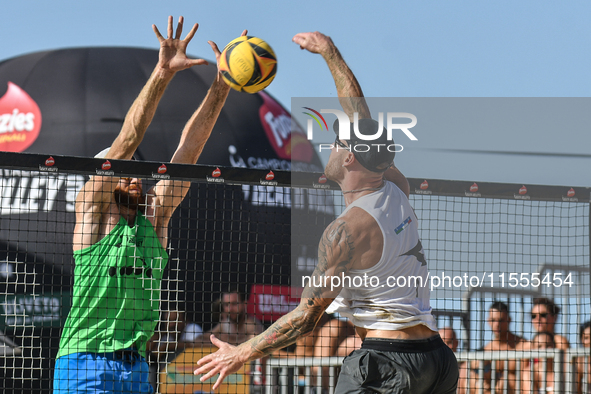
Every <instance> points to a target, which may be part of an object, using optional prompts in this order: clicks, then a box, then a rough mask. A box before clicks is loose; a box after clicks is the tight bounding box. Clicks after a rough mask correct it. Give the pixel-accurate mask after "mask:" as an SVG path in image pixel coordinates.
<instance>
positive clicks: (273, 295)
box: [247, 285, 301, 323]
mask: <svg viewBox="0 0 591 394" xmlns="http://www.w3.org/2000/svg"><path fill="white" fill-rule="evenodd" d="M300 291H301V290H298V289H295V288H293V287H291V286H280V285H253V286H252V288H251V291H250V298H249V300H248V309H247V312H248V314H250V315H252V316H254V317H256V318H257V319H258V320H260V321H261V322H269V323H270V322H274V321H275V320H277V319H279V318H280V317H281V316H283V315H285V314H286V313H288V312H291V311H292V310H294V309H295V308H296V307H297V306H298V304H299V303H300V299H299V295H300ZM294 293H295V294H294ZM296 296H297V297H296Z"/></svg>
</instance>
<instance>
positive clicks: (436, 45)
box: [0, 0, 591, 186]
mask: <svg viewBox="0 0 591 394" xmlns="http://www.w3.org/2000/svg"><path fill="white" fill-rule="evenodd" d="M2 11H3V18H2V19H3V20H2V23H1V24H0V34H1V36H2V37H3V45H2V47H0V59H6V58H10V57H13V56H18V55H21V54H25V53H30V52H35V51H40V50H48V49H57V48H66V47H79V46H137V47H147V48H157V44H158V43H157V40H156V38H155V36H154V34H153V32H152V30H151V24H152V23H155V24H156V25H157V26H159V27H160V28H161V31H163V30H165V28H166V20H167V19H166V18H167V16H168V15H174V16H175V18H176V17H178V15H181V14H182V15H184V16H185V19H186V23H187V24H192V23H194V22H198V23H199V24H200V28H199V31H198V33H197V35H196V37H195V38H194V39H193V42H192V43H191V44H190V46H189V50H188V52H189V54H191V55H193V56H197V57H203V58H206V59H213V56H212V52H211V49H210V48H209V46H208V45H207V40H213V41H215V42H217V43H218V45H219V46H224V45H225V44H226V43H227V42H229V41H230V40H232V39H233V38H235V37H236V36H238V35H239V34H240V32H241V31H242V29H244V28H247V29H249V33H250V34H251V35H255V36H258V37H261V38H263V39H265V40H267V41H268V42H269V43H270V44H271V45H272V47H273V48H274V50H275V52H276V54H277V57H278V62H279V63H278V74H277V77H276V79H275V80H274V81H273V83H272V84H271V86H270V87H269V88H268V92H269V93H271V94H272V95H273V96H275V97H276V98H277V99H278V100H279V101H280V102H281V103H282V104H283V105H284V106H285V107H287V108H289V107H290V101H291V97H334V96H335V94H336V92H335V88H334V84H333V82H332V79H331V77H330V74H329V72H328V69H327V67H326V66H325V64H324V62H323V61H322V59H321V57H320V56H317V55H312V54H310V53H306V52H302V51H301V50H300V49H299V47H298V46H297V45H295V44H293V43H292V42H291V38H292V37H293V35H295V34H296V33H298V32H302V31H314V30H318V31H321V32H323V33H325V34H327V35H330V36H331V37H332V38H333V40H334V42H335V43H336V44H337V46H338V47H339V49H340V50H341V52H342V54H343V56H344V57H345V59H346V61H347V62H348V63H349V65H350V67H351V68H352V69H353V71H354V72H355V74H356V75H357V77H358V79H359V81H360V83H361V85H362V87H363V89H364V93H365V95H366V96H368V97H588V96H589V95H590V93H591V77H590V75H589V74H590V67H589V65H590V63H591V62H590V60H591V51H590V50H589V48H590V47H591V24H589V22H588V21H589V19H590V17H591V3H589V2H585V1H567V2H551V1H520V2H512V1H496V2H473V1H453V2H451V1H447V2H444V1H420V2H403V1H388V2H386V1H371V0H369V1H363V2H359V1H349V0H347V1H338V2H337V1H325V2H317V1H309V0H300V1H297V2H296V1H293V2H282V1H269V0H264V1H250V2H243V1H220V2H214V1H201V0H193V1H169V2H161V1H160V2H155V1H145V0H144V1H138V0H132V1H113V0H102V1H100V2H97V1H93V2H90V1H67V0H54V1H51V2H40V1H32V0H21V1H18V2H16V1H13V2H4V3H3V6H2ZM187 30H188V29H187ZM294 112H295V111H294ZM585 130H589V127H588V126H586V125H581V128H579V129H577V130H572V129H568V130H556V131H552V132H549V131H543V132H542V131H539V130H518V131H514V130H513V131H506V130H505V131H504V130H499V131H498V134H497V135H490V133H485V132H482V133H480V134H479V133H478V132H475V133H474V135H473V136H471V138H463V137H462V136H454V135H450V136H449V137H448V138H446V139H444V140H443V141H441V138H430V137H429V135H428V134H426V135H424V136H422V138H420V137H419V140H421V144H418V145H416V146H415V147H414V148H415V149H409V150H407V151H406V152H404V154H399V155H398V156H397V165H398V166H399V168H401V169H402V171H403V172H404V173H405V174H406V175H407V176H409V177H417V178H431V179H433V178H435V179H455V180H470V181H471V180H474V181H494V182H512V183H531V184H553V185H565V186H591V176H590V175H589V171H587V167H588V166H589V164H591V163H590V161H591V160H590V159H588V158H571V159H565V158H560V157H550V158H548V157H532V156H527V157H523V156H519V155H482V154H470V153H460V154H451V153H449V152H438V151H433V150H432V149H433V148H443V149H466V150H483V149H491V148H492V149H495V150H503V151H517V152H528V151H531V152H542V153H577V154H588V153H589V146H590V145H591V135H590V133H589V132H585ZM491 145H492V146H491Z"/></svg>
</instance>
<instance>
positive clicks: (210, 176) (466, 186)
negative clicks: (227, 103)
mask: <svg viewBox="0 0 591 394" xmlns="http://www.w3.org/2000/svg"><path fill="white" fill-rule="evenodd" d="M108 162H109V165H110V167H109V169H108V170H104V169H103V165H104V164H105V163H106V162H105V160H104V159H94V158H80V157H71V156H58V155H51V156H50V155H43V154H34V153H13V152H0V167H2V168H8V169H21V170H29V171H41V172H54V173H55V172H59V173H72V174H84V175H97V172H99V171H104V173H101V175H107V174H106V172H108V173H109V174H111V173H112V174H113V176H134V177H140V178H153V179H173V180H175V179H176V180H187V181H193V182H208V181H209V182H212V180H214V179H216V180H217V179H222V182H224V183H227V184H237V185H238V184H245V183H251V184H252V183H256V184H259V185H260V186H261V187H274V186H279V187H289V186H294V187H299V188H309V189H331V190H337V191H338V190H340V189H339V187H338V185H337V184H336V183H335V182H333V181H331V180H328V179H326V177H325V176H324V174H321V173H314V172H295V171H294V172H292V171H280V170H273V171H269V170H263V169H253V168H240V167H214V166H204V165H188V164H173V163H166V164H164V163H161V162H140V161H131V160H109V161H108ZM163 167H165V168H166V171H164V168H163ZM54 169H55V170H54ZM218 171H219V172H218ZM222 173H223V176H222ZM218 174H219V175H218ZM271 174H272V175H271ZM216 175H218V176H216ZM408 181H409V184H410V190H411V194H422V195H430V194H434V195H443V196H457V197H472V198H507V199H513V200H532V201H564V202H590V198H589V197H590V194H591V188H589V187H574V186H569V185H564V186H544V185H524V184H512V183H494V182H474V181H472V182H470V181H447V180H437V179H421V178H408ZM213 182H219V181H213ZM275 182H276V183H275Z"/></svg>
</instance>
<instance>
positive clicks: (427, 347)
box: [335, 335, 459, 394]
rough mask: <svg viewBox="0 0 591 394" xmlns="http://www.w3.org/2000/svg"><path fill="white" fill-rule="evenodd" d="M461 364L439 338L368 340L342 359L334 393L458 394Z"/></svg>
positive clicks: (437, 336)
mask: <svg viewBox="0 0 591 394" xmlns="http://www.w3.org/2000/svg"><path fill="white" fill-rule="evenodd" d="M458 377H459V371H458V362H457V360H456V357H455V355H454V353H453V352H452V351H451V349H450V348H449V347H447V346H446V345H445V343H443V341H442V340H441V337H440V336H439V335H436V336H433V337H431V338H428V339H420V340H396V339H382V338H380V339H378V338H368V339H366V340H364V341H363V346H362V347H361V349H359V350H355V351H354V352H352V353H351V354H350V355H348V356H347V357H346V358H345V359H344V360H343V365H342V367H341V373H340V375H339V380H338V382H337V387H336V390H335V393H337V394H344V393H412V394H420V393H434V394H435V393H455V392H456V388H457V385H458Z"/></svg>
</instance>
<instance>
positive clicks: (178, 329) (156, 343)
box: [148, 310, 203, 359]
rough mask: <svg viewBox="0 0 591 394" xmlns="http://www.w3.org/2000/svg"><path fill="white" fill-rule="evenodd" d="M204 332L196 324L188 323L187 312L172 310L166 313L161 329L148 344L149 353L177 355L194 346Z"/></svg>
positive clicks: (159, 356) (159, 355)
mask: <svg viewBox="0 0 591 394" xmlns="http://www.w3.org/2000/svg"><path fill="white" fill-rule="evenodd" d="M202 334H203V330H202V329H201V326H200V325H199V324H196V323H187V321H186V319H185V312H182V311H178V310H172V311H167V312H164V315H163V317H162V322H161V324H160V329H159V330H158V331H157V332H155V333H154V336H152V339H151V340H150V342H149V343H148V351H150V352H151V353H152V354H156V355H158V358H159V359H160V358H161V356H166V355H167V354H175V353H177V352H178V351H181V350H184V349H185V348H186V347H190V346H192V344H193V342H195V340H197V339H198V338H200V337H201V335H202Z"/></svg>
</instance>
